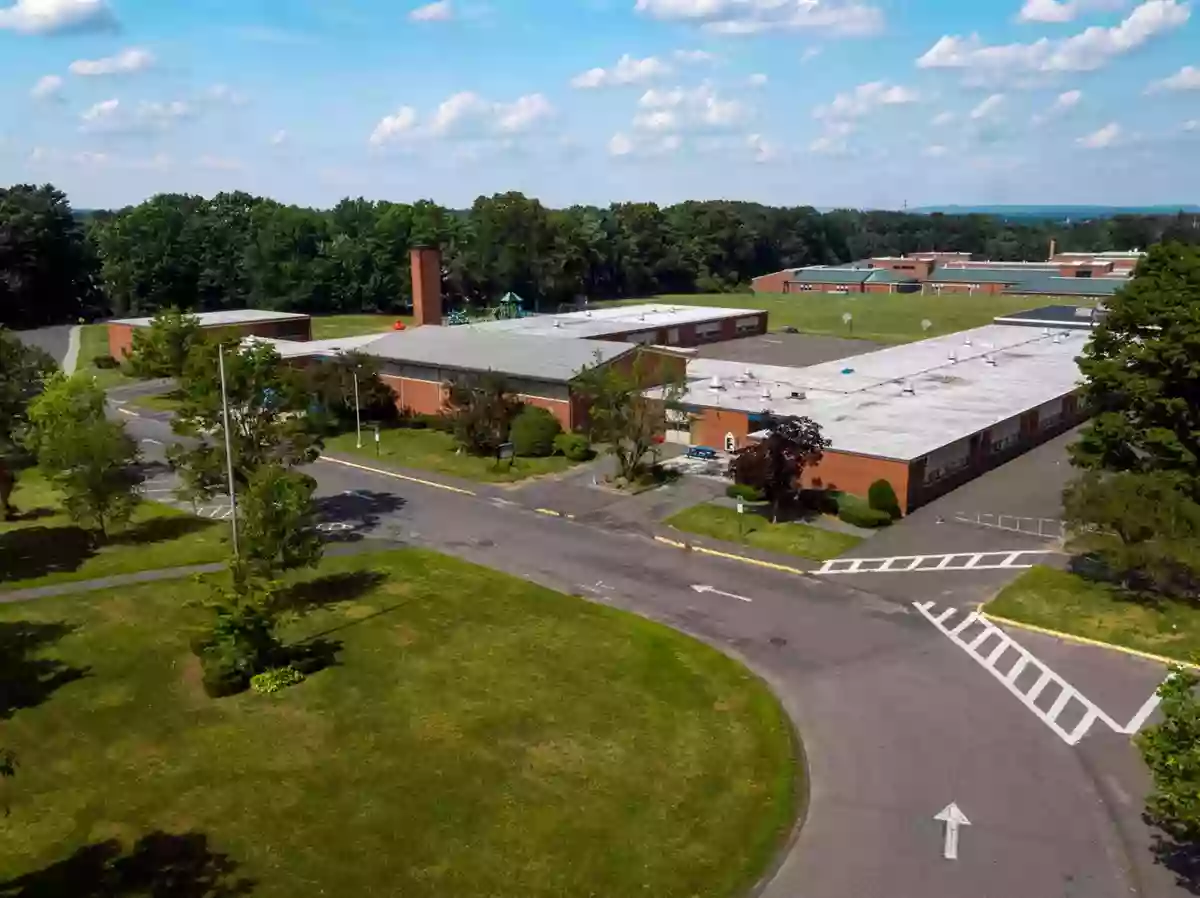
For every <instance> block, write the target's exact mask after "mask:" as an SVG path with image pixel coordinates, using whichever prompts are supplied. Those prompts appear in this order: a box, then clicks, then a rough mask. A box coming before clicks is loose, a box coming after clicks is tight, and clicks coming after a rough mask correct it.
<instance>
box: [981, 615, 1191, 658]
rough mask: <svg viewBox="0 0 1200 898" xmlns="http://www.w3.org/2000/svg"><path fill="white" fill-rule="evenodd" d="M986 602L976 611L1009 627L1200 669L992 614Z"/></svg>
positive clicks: (1150, 654)
mask: <svg viewBox="0 0 1200 898" xmlns="http://www.w3.org/2000/svg"><path fill="white" fill-rule="evenodd" d="M985 604H986V603H981V604H979V605H978V606H976V608H975V612H976V613H977V614H978V615H979V616H980V617H982V618H983V619H984V620H989V621H991V622H992V623H994V624H1004V625H1005V626H1008V627H1016V628H1017V629H1018V630H1028V631H1030V632H1032V633H1040V634H1042V635H1043V636H1053V637H1054V638H1055V639H1063V640H1066V641H1067V642H1075V643H1079V644H1080V645H1090V646H1092V647H1093V648H1098V649H1109V650H1110V651H1114V652H1120V653H1121V654H1123V655H1131V656H1133V657H1134V658H1141V659H1142V660H1144V661H1156V662H1158V663H1159V664H1165V665H1167V666H1178V667H1186V668H1188V669H1190V670H1197V671H1200V664H1193V663H1192V662H1190V661H1180V660H1179V659H1178V658H1168V657H1166V656H1165V655H1155V654H1154V653H1153V652H1143V651H1141V650H1140V649H1131V648H1129V647H1128V646H1124V645H1117V644H1116V643H1112V642H1103V641H1101V640H1099V639H1089V638H1088V637H1086V636H1076V635H1075V634H1074V633H1064V632H1063V631H1062V630H1051V629H1050V628H1049V627H1039V626H1038V625H1037V624H1027V623H1024V622H1023V621H1019V620H1012V619H1011V618H1007V617H1001V616H1000V615H998V614H991V613H989V612H988V611H987V610H986V608H985Z"/></svg>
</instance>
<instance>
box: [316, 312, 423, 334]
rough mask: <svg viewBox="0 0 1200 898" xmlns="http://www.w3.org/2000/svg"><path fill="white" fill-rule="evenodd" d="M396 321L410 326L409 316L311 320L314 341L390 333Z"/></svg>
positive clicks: (332, 316) (323, 317) (361, 316)
mask: <svg viewBox="0 0 1200 898" xmlns="http://www.w3.org/2000/svg"><path fill="white" fill-rule="evenodd" d="M397 321H403V322H404V323H405V324H407V325H409V326H410V327H411V326H412V323H413V318H412V316H411V315H323V316H320V317H317V318H313V320H312V335H313V339H314V340H333V339H336V338H337V337H357V336H359V335H361V334H370V333H373V332H375V331H380V332H382V331H390V330H391V329H392V325H393V324H395V323H396V322H397Z"/></svg>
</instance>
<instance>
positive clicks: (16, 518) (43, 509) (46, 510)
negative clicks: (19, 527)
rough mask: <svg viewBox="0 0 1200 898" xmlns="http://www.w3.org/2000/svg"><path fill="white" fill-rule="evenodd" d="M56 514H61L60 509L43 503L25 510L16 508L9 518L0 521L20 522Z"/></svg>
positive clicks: (37, 519)
mask: <svg viewBox="0 0 1200 898" xmlns="http://www.w3.org/2000/svg"><path fill="white" fill-rule="evenodd" d="M56 514H59V511H58V510H57V509H55V508H50V507H49V506H47V505H42V506H39V507H37V508H27V509H25V510H24V511H21V510H19V509H17V508H14V509H13V511H12V513H11V514H9V516H8V518H7V519H0V523H5V524H19V523H21V522H22V521H40V520H42V519H43V518H52V517H54V516H55V515H56Z"/></svg>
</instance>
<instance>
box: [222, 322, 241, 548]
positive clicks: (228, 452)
mask: <svg viewBox="0 0 1200 898" xmlns="http://www.w3.org/2000/svg"><path fill="white" fill-rule="evenodd" d="M217 367H218V368H219V369H220V371H221V413H222V415H223V416H224V419H225V470H226V472H227V473H228V475H229V511H230V516H229V520H230V523H231V524H232V526H233V557H234V559H235V560H236V559H237V558H238V528H237V498H236V496H235V494H234V489H233V449H232V448H231V445H230V440H229V396H228V395H227V394H226V392H225V347H224V346H218V347H217Z"/></svg>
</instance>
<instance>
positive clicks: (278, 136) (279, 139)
mask: <svg viewBox="0 0 1200 898" xmlns="http://www.w3.org/2000/svg"><path fill="white" fill-rule="evenodd" d="M289 136H290V135H289V134H288V133H287V131H285V130H283V129H282V128H280V129H279V130H278V131H276V132H275V133H274V134H272V135H271V146H273V147H281V146H283V145H284V144H285V143H287V142H288V138H289Z"/></svg>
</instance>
